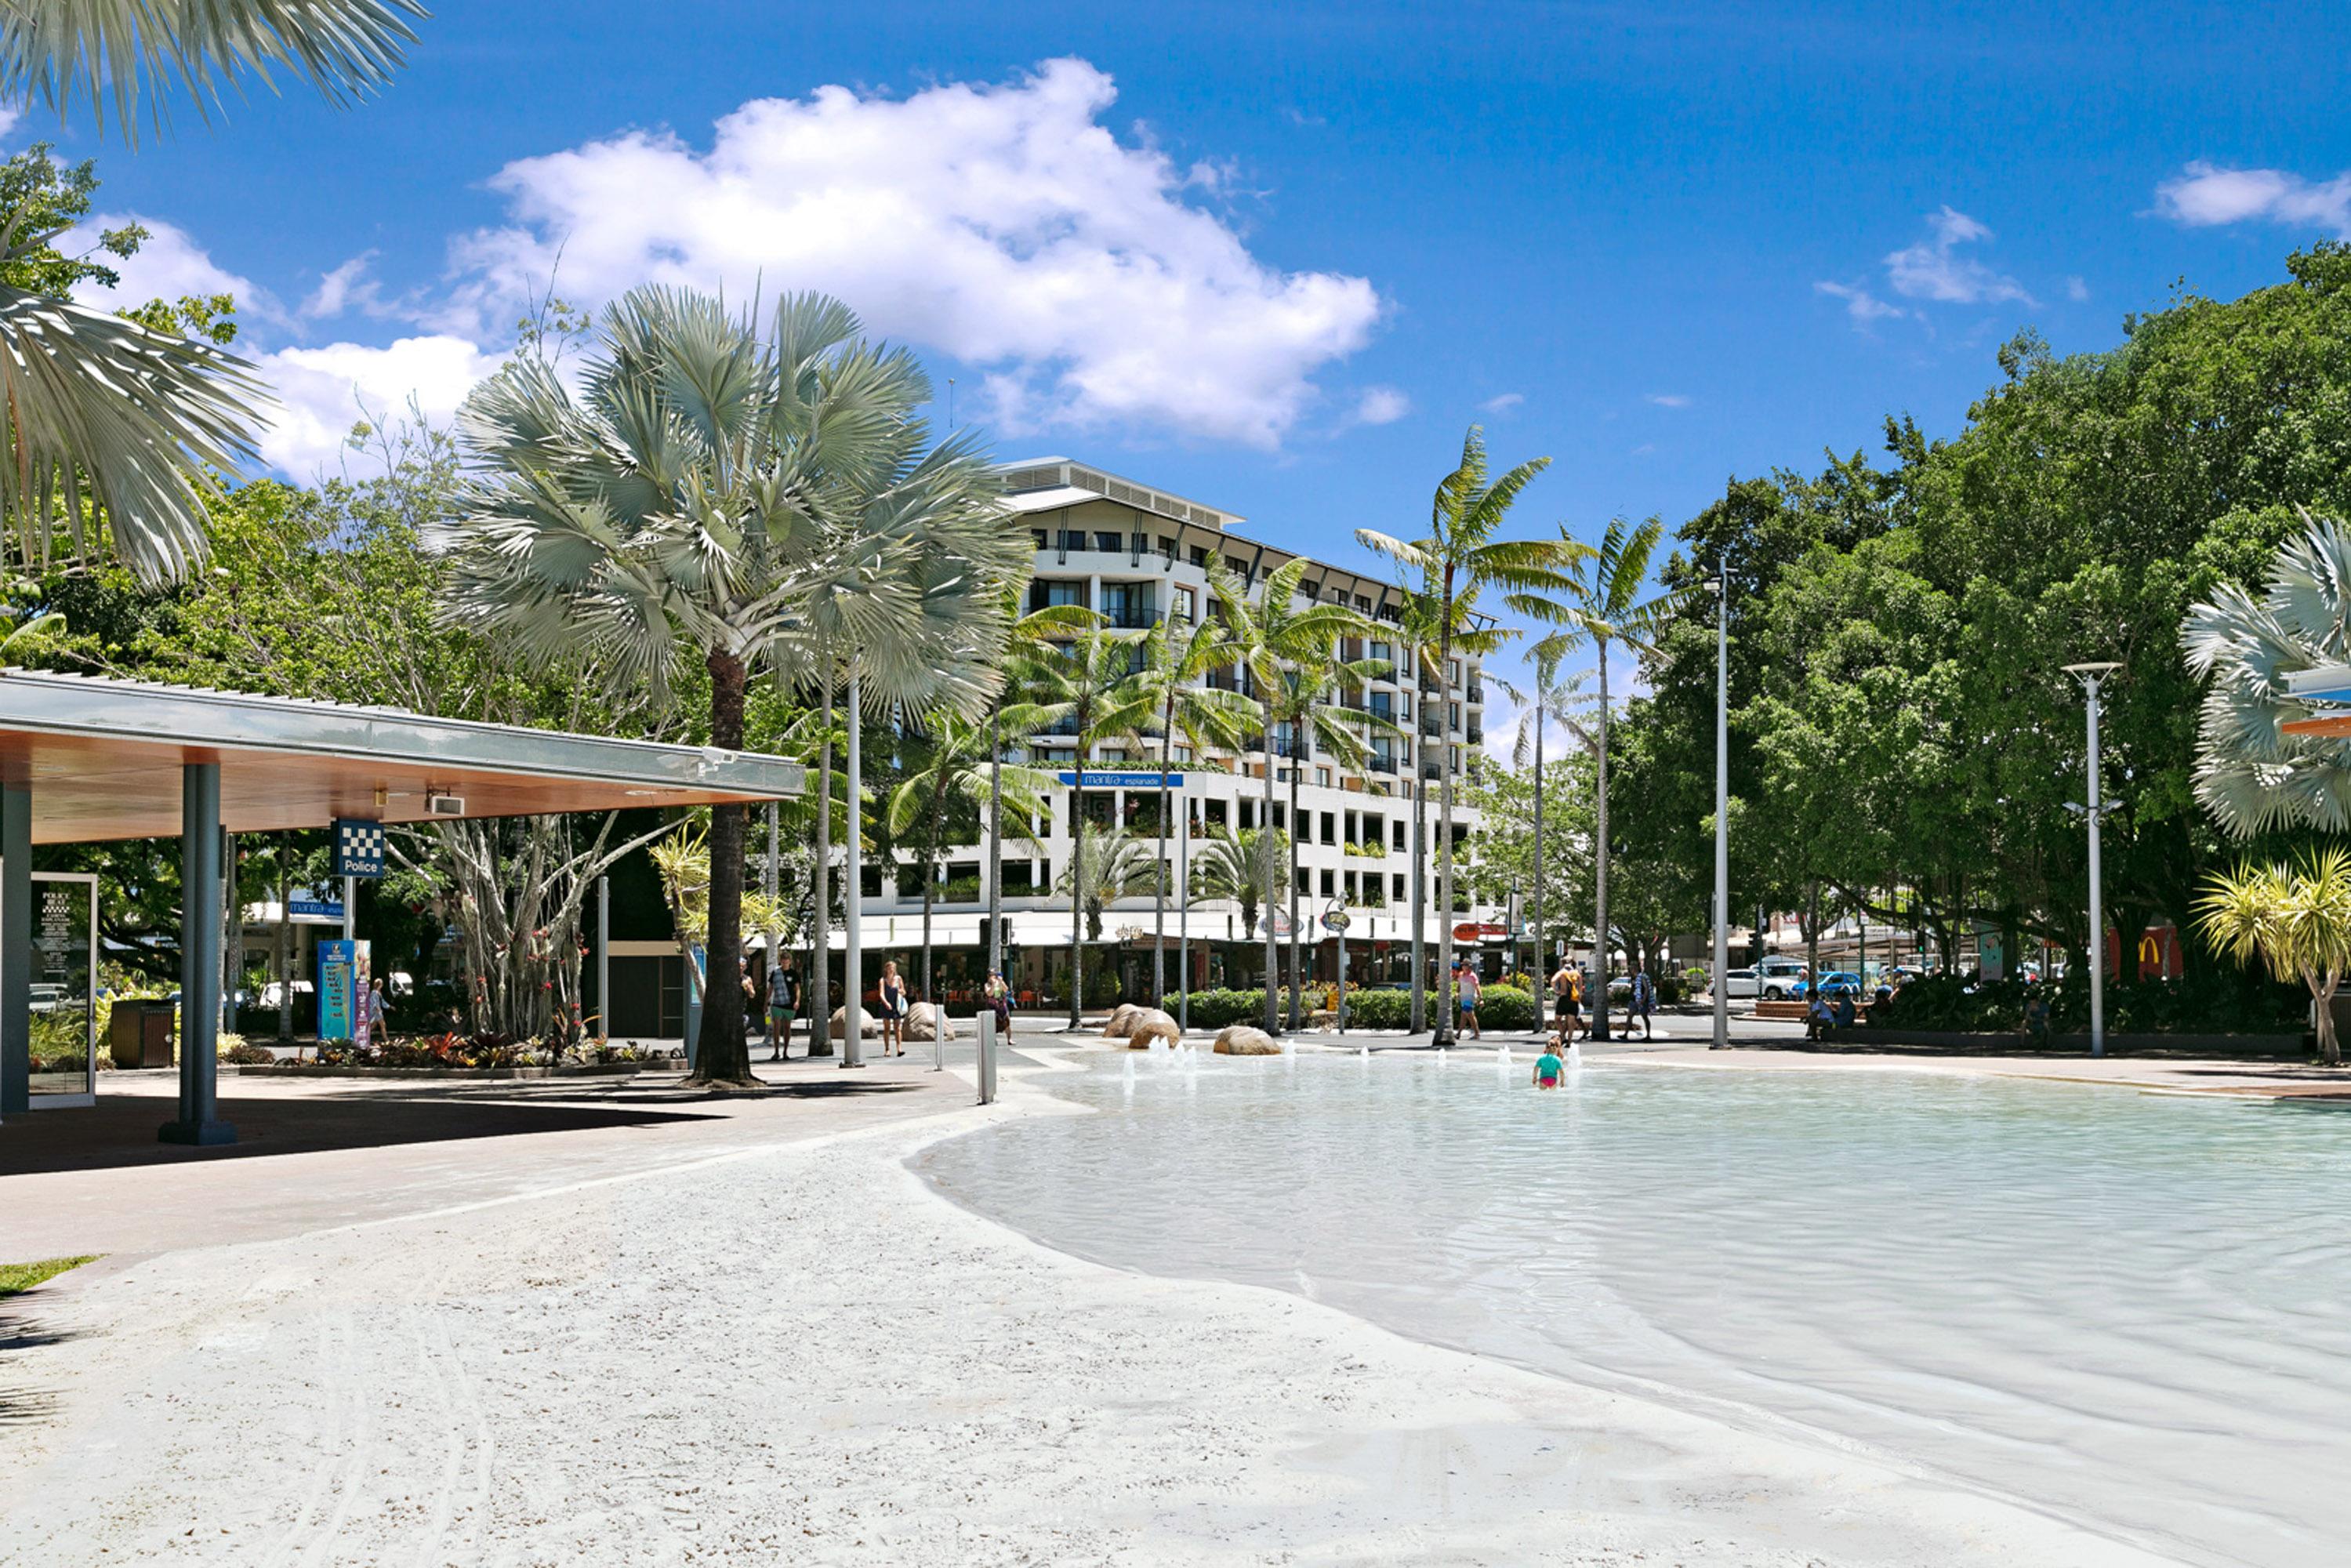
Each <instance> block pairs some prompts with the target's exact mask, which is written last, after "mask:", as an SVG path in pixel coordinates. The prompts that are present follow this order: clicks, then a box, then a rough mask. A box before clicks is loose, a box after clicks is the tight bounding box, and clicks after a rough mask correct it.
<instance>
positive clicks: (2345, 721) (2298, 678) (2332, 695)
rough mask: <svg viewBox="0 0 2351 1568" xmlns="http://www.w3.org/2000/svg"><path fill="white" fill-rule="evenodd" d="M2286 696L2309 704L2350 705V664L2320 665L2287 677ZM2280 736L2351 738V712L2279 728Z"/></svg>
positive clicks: (2314, 718)
mask: <svg viewBox="0 0 2351 1568" xmlns="http://www.w3.org/2000/svg"><path fill="white" fill-rule="evenodd" d="M2285 689H2286V695H2289V696H2294V697H2299V698H2300V699H2301V700H2303V701H2304V702H2310V703H2344V704H2351V664H2320V665H2317V666H2315V667H2314V668H2312V669H2307V670H2296V671H2295V672H2294V674H2290V675H2288V676H2286V678H2285ZM2278 729H2279V730H2280V732H2281V733H2283V734H2286V735H2299V736H2304V737H2311V738H2314V739H2322V740H2324V739H2335V738H2341V737H2346V736H2351V713H2326V714H2316V715H2314V716H2311V717H2309V718H2297V719H2292V720H2289V721H2288V722H2286V723H2284V724H2282V725H2280V726H2278Z"/></svg>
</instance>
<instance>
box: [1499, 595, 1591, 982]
mask: <svg viewBox="0 0 2351 1568" xmlns="http://www.w3.org/2000/svg"><path fill="white" fill-rule="evenodd" d="M1574 646H1575V643H1574V640H1573V638H1570V637H1563V636H1562V635H1561V634H1559V633H1558V632H1553V633H1552V634H1551V635H1550V636H1548V637H1544V638H1541V639H1540V640H1539V641H1538V642H1537V643H1535V645H1534V646H1533V647H1532V648H1531V649H1529V650H1528V653H1527V662H1528V663H1529V664H1531V665H1532V666H1533V670H1534V693H1533V700H1531V702H1529V703H1528V704H1527V705H1526V707H1525V710H1524V711H1523V712H1521V713H1520V716H1519V727H1518V733H1517V735H1516V736H1515V737H1513V738H1512V741H1511V746H1510V764H1511V766H1512V767H1514V768H1526V767H1529V766H1530V765H1531V767H1532V769H1533V773H1534V792H1535V801H1534V805H1535V811H1534V874H1533V879H1532V880H1533V883H1534V886H1533V909H1532V914H1531V919H1532V921H1533V925H1534V932H1535V967H1536V969H1537V970H1538V971H1540V973H1539V974H1538V976H1537V978H1538V979H1539V980H1540V979H1541V978H1542V977H1545V976H1548V975H1549V974H1550V973H1551V972H1552V971H1551V968H1550V963H1551V960H1550V959H1549V958H1547V957H1545V956H1543V950H1542V948H1543V892H1544V888H1543V863H1544V862H1543V740H1544V737H1545V735H1546V733H1547V732H1548V731H1549V729H1550V727H1552V725H1559V726H1562V727H1564V728H1565V729H1566V730H1567V732H1568V734H1569V735H1570V736H1571V737H1573V738H1574V740H1575V741H1576V743H1577V744H1578V745H1581V746H1589V745H1590V744H1591V734H1590V731H1589V730H1588V729H1587V728H1586V727H1585V720H1586V717H1587V712H1588V709H1589V708H1590V706H1591V704H1590V699H1589V698H1587V697H1586V696H1585V695H1584V691H1583V679H1584V678H1583V675H1582V674H1573V675H1567V674H1562V671H1561V668H1560V665H1561V664H1562V661H1564V660H1565V659H1566V657H1567V655H1568V654H1569V653H1570V652H1572V651H1573V648H1574Z"/></svg>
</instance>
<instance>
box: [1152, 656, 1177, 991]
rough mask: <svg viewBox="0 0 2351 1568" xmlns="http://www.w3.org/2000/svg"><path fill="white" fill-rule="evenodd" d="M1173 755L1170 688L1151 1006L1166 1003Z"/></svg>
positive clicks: (1162, 756) (1164, 724) (1163, 726)
mask: <svg viewBox="0 0 2351 1568" xmlns="http://www.w3.org/2000/svg"><path fill="white" fill-rule="evenodd" d="M1174 761H1175V691H1174V688H1172V687H1171V688H1169V691H1168V696H1167V710H1166V713H1165V716H1164V717H1163V718H1162V720H1161V722H1160V727H1159V859H1158V860H1157V861H1156V862H1155V864H1154V869H1153V873H1152V877H1153V881H1152V888H1151V1005H1152V1006H1153V1007H1155V1008H1157V1007H1165V1005H1166V1002H1167V964H1166V958H1167V811H1168V807H1169V805H1170V804H1171V802H1172V797H1171V795H1170V792H1169V790H1168V788H1167V769H1168V768H1169V766H1170V765H1171V764H1172V763H1173V762H1174Z"/></svg>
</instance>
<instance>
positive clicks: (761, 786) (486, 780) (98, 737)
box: [0, 669, 802, 843]
mask: <svg viewBox="0 0 2351 1568" xmlns="http://www.w3.org/2000/svg"><path fill="white" fill-rule="evenodd" d="M202 762H216V763H218V764H219V765H220V804H221V825H222V826H223V827H224V828H225V829H227V830H228V831H230V832H235V833H249V832H270V831H278V830H281V829H298V828H322V827H326V826H328V825H329V824H330V823H331V822H333V821H335V820H336V819H337V818H343V817H350V818H363V819H368V820H371V821H383V822H411V821H423V820H426V819H428V818H433V817H436V816H455V815H462V816H465V817H513V816H527V815H537V814H540V813H545V812H558V811H598V810H614V809H621V808H632V807H647V806H653V807H660V806H703V805H715V804H721V803H726V802H734V801H759V800H777V799H781V798H784V797H789V796H792V795H797V794H798V793H799V790H800V788H801V783H802V770H801V768H800V767H799V764H797V763H793V762H788V761H785V760H784V759H783V758H777V757H765V756H760V755H758V754H756V753H744V752H730V751H720V750H716V749H710V748H704V747H691V746H669V745H662V744H658V743H655V742H652V741H643V740H622V739H615V738H612V737H606V736H590V735H573V734H569V733H566V732H563V731H559V730H542V729H528V728H523V727H518V726H512V725H497V724H476V723H472V722H469V721H465V720H461V719H445V718H434V717H431V716H426V715H423V714H415V713H409V712H405V711H403V710H402V709H399V708H387V707H362V706H349V705H344V704H340V703H326V702H306V701H299V700H295V699H290V698H285V697H266V696H254V695H247V694H245V693H240V692H223V691H212V690H207V689H204V688H199V687H193V686H174V685H160V684H153V683H148V682H141V681H123V680H115V679H110V678H106V677H99V676H87V675H68V674H51V673H47V672H44V671H34V670H16V669H10V670H0V781H5V783H6V784H7V785H9V786H10V787H12V788H17V789H27V790H28V791H29V794H30V797H31V805H32V837H33V841H34V842H36V843H82V842H95V841H103V840H114V839H141V838H174V837H177V836H178V835H179V833H180V830H181V821H182V818H181V810H182V773H181V769H182V768H183V765H185V764H188V763H202ZM429 796H455V797H457V798H459V799H461V800H463V801H464V810H463V811H462V812H434V811H430V810H427V806H426V800H427V797H429Z"/></svg>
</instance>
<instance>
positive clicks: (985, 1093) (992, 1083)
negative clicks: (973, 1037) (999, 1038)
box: [972, 1009, 996, 1105]
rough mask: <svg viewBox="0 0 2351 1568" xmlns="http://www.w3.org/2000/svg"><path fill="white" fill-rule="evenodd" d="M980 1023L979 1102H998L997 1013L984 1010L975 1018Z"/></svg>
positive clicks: (985, 1103) (988, 1103) (990, 1103)
mask: <svg viewBox="0 0 2351 1568" xmlns="http://www.w3.org/2000/svg"><path fill="white" fill-rule="evenodd" d="M972 1021H974V1022H975V1023H977V1024H978V1025H979V1103H981V1104H983V1105H993V1104H995V1103H996V1013H995V1011H994V1009H990V1010H988V1011H987V1012H983V1013H981V1014H980V1015H979V1017H978V1018H977V1019H973V1020H972Z"/></svg>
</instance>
